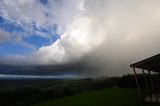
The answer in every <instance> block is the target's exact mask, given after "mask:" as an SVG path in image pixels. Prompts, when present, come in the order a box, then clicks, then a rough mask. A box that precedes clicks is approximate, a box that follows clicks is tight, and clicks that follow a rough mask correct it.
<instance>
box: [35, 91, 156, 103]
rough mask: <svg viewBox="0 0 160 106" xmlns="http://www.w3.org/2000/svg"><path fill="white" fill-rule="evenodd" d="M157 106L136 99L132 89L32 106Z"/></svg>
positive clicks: (102, 92)
mask: <svg viewBox="0 0 160 106" xmlns="http://www.w3.org/2000/svg"><path fill="white" fill-rule="evenodd" d="M127 105H128V106H159V104H150V103H143V102H141V101H140V100H139V99H138V95H137V91H136V90H132V89H119V88H113V89H104V90H98V91H90V92H87V93H82V94H78V95H74V96H70V97H65V98H61V99H56V100H50V101H47V102H45V103H40V104H36V105H33V106H127Z"/></svg>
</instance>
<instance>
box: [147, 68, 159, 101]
mask: <svg viewBox="0 0 160 106" xmlns="http://www.w3.org/2000/svg"><path fill="white" fill-rule="evenodd" d="M148 73H149V77H150V81H151V87H152V89H151V91H152V93H155V88H154V84H153V80H152V77H153V76H152V74H151V71H149V70H148ZM154 95H155V94H154ZM151 96H152V95H151ZM155 98H156V101H157V96H156V95H155Z"/></svg>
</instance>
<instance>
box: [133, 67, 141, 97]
mask: <svg viewBox="0 0 160 106" xmlns="http://www.w3.org/2000/svg"><path fill="white" fill-rule="evenodd" d="M133 72H134V76H135V80H136V84H137V89H138V94H139V98H140V99H142V95H141V91H140V86H139V82H138V79H137V74H136V70H135V67H133Z"/></svg>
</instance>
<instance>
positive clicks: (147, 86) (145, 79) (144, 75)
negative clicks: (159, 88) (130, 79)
mask: <svg viewBox="0 0 160 106" xmlns="http://www.w3.org/2000/svg"><path fill="white" fill-rule="evenodd" d="M142 72H143V77H144V81H145V85H146V89H147V96H148V94H149V92H150V91H149V85H148V83H147V78H146V73H145V72H144V69H142Z"/></svg>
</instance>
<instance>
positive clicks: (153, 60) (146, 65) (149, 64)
mask: <svg viewBox="0 0 160 106" xmlns="http://www.w3.org/2000/svg"><path fill="white" fill-rule="evenodd" d="M130 67H135V68H140V69H145V70H150V71H154V72H160V54H158V55H155V56H152V57H150V58H147V59H145V60H142V61H139V62H137V63H134V64H131V65H130Z"/></svg>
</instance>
